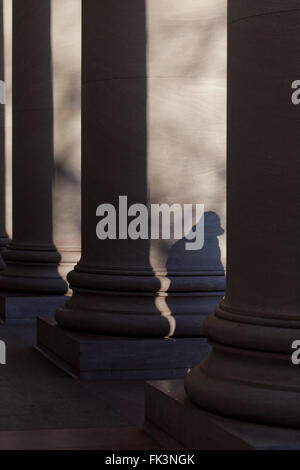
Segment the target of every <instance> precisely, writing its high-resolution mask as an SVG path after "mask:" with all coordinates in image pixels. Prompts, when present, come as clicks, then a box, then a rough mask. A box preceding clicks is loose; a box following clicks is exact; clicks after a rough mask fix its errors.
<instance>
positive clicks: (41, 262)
mask: <svg viewBox="0 0 300 470" xmlns="http://www.w3.org/2000/svg"><path fill="white" fill-rule="evenodd" d="M52 114H53V112H52V83H51V45H50V0H43V1H40V0H28V1H27V2H19V1H18V0H15V1H13V238H12V242H11V243H10V244H9V246H8V249H7V251H5V253H4V259H5V262H6V265H7V267H6V269H5V270H4V271H3V272H2V273H1V276H0V288H1V289H2V290H4V291H11V292H23V293H33V294H63V293H64V292H65V291H66V283H65V282H64V281H63V280H62V279H61V277H60V276H59V274H58V272H57V267H58V263H59V261H60V255H59V253H58V252H57V250H56V248H55V246H54V244H53V240H52V179H53V174H54V167H53V115H52Z"/></svg>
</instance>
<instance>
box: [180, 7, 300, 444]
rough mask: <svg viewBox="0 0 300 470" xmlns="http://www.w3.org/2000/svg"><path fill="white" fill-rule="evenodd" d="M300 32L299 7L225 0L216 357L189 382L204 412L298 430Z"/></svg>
mask: <svg viewBox="0 0 300 470" xmlns="http://www.w3.org/2000/svg"><path fill="white" fill-rule="evenodd" d="M299 33H300V8H299V2H296V1H293V0H286V1H284V2H278V1H275V0H274V1H273V0H268V1H266V0H265V1H263V0H261V1H253V0H248V1H243V2H241V1H240V0H229V35H228V41H229V43H228V57H229V59H228V199H227V202H228V209H227V210H228V252H227V253H228V261H227V269H228V271H227V292H226V297H225V299H224V300H223V301H222V302H221V304H220V305H219V306H218V307H217V308H216V310H215V312H214V313H213V314H212V315H211V316H209V317H208V318H207V320H206V322H205V333H206V335H207V337H208V338H209V342H210V344H211V346H212V348H213V351H212V353H211V355H210V356H209V358H207V359H206V360H204V361H203V362H202V364H201V365H200V366H198V367H196V368H195V369H194V370H193V371H192V372H191V373H190V374H188V376H187V377H186V381H185V388H186V392H187V394H188V396H189V397H190V399H191V400H192V401H193V402H194V403H195V404H197V405H199V407H201V408H203V409H205V410H209V411H212V412H213V413H214V414H219V415H224V416H228V417H230V418H235V419H237V420H243V421H248V422H249V421H251V422H256V423H261V424H268V425H274V426H279V427H280V426H282V427H290V428H299V427H300V408H299V396H300V395H299V394H300V375H299V366H298V367H297V366H295V365H293V363H292V357H291V356H292V353H293V349H292V343H293V342H294V341H295V340H299V339H300V315H299V309H300V296H299V274H300V250H299V232H300V217H299V209H300V189H299V178H300V158H299V150H300V139H299V122H300V106H299V105H298V106H297V105H296V104H293V102H292V99H291V98H292V93H293V92H294V91H295V90H293V89H292V83H293V82H294V81H295V80H299V78H300V77H299V63H300V57H299V44H300V40H299V37H300V35H299ZM259 435H260V436H261V437H264V436H266V435H267V431H266V429H265V430H261V432H260V434H259ZM249 436H250V434H249ZM249 436H248V437H249ZM274 436H275V435H274ZM291 436H292V433H291V432H290V437H291ZM279 437H280V435H279ZM285 438H286V436H285ZM298 442H299V441H298Z"/></svg>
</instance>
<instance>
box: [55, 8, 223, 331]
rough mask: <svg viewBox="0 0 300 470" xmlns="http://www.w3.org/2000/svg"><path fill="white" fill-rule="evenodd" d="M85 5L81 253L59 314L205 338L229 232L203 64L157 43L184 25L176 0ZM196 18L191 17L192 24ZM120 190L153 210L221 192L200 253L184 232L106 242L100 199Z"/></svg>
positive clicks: (111, 200) (115, 200) (95, 325)
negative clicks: (193, 65) (213, 155)
mask: <svg viewBox="0 0 300 470" xmlns="http://www.w3.org/2000/svg"><path fill="white" fill-rule="evenodd" d="M181 3H182V2H177V6H178V8H179V9H183V11H182V12H181V11H180V15H181V14H183V15H184V14H188V15H192V16H193V15H194V14H196V15H198V14H199V12H198V11H197V5H196V3H195V2H194V0H193V1H191V0H189V2H188V5H187V6H183V5H182V4H181ZM191 6H192V9H191ZM82 7H83V65H82V67H83V70H82V73H83V77H82V82H83V83H82V126H83V129H82V258H81V260H80V262H79V264H78V265H77V266H76V268H75V270H74V271H73V272H72V273H71V274H70V275H69V281H70V285H71V288H72V289H73V296H72V299H71V300H70V301H68V302H67V303H66V304H65V305H64V306H63V307H61V308H59V309H58V311H57V312H56V319H57V322H58V323H59V325H61V326H63V327H66V328H69V329H73V330H80V331H85V332H93V333H102V334H107V335H123V336H157V337H165V336H169V335H174V336H199V335H201V334H202V323H203V319H204V318H205V316H206V315H207V314H208V313H209V312H210V311H211V310H212V309H213V308H214V306H215V305H216V303H217V302H218V301H219V300H220V299H221V298H222V296H223V291H224V287H225V279H224V270H223V266H222V263H221V253H220V248H219V243H218V236H219V235H222V234H223V229H222V227H221V222H220V217H219V214H217V213H215V212H214V208H215V207H214V202H215V201H214V200H213V196H211V194H210V193H209V191H210V190H211V186H213V184H214V183H213V182H214V181H215V180H214V179H213V181H210V180H209V178H210V177H211V175H213V176H212V177H213V178H215V177H216V173H217V171H218V170H216V167H215V165H216V163H213V162H212V161H211V160H209V158H208V157H207V154H206V151H205V149H204V148H203V155H202V154H201V151H200V150H199V148H198V144H199V123H200V122H202V121H203V110H202V109H201V112H198V111H197V112H196V114H193V112H194V110H195V106H194V99H195V93H194V92H195V90H196V89H197V87H198V86H199V83H200V80H201V76H200V72H199V70H197V69H195V71H194V72H193V76H192V77H190V76H189V75H188V73H187V68H188V67H187V66H186V65H187V64H184V63H180V64H179V66H178V64H177V65H176V62H174V60H173V59H174V57H173V56H172V58H171V59H170V60H168V61H166V60H165V59H164V57H165V56H164V55H161V54H160V52H161V49H160V48H159V47H158V45H159V42H160V41H162V40H163V37H164V34H165V32H166V31H168V28H169V27H170V25H171V23H172V21H176V22H178V17H177V16H176V14H175V18H174V19H173V18H170V17H169V15H170V9H169V4H168V2H152V3H151V2H147V3H146V2H144V1H140V0H130V1H128V2H123V1H122V0H109V1H108V0H107V1H103V2H99V1H98V0H89V1H88V2H85V1H84V2H83V5H82ZM146 8H147V10H146ZM198 8H199V6H198ZM191 22H192V17H191V18H190V17H189V16H188V19H187V20H185V23H184V27H185V26H187V24H191ZM158 25H159V27H158ZM178 27H182V25H181V23H180V22H178ZM160 28H161V29H160ZM184 31H185V29H184V28H183V34H185V33H184ZM147 35H148V43H147ZM151 38H152V39H151ZM153 38H154V39H153ZM171 38H172V40H174V39H173V34H172V36H171ZM195 40H196V38H195ZM193 41H194V40H193ZM162 45H163V44H162ZM189 59H190V57H189ZM207 81H208V80H207ZM202 83H203V82H202ZM206 91H207V90H206V89H205V88H204V89H203V91H202V93H203V96H204V95H205V92H206ZM197 99H198V100H199V102H200V98H199V96H197ZM172 104H173V108H172ZM166 109H167V110H168V112H167V114H166V115H164V113H165V112H166ZM163 116H165V119H163ZM193 119H194V122H193ZM202 125H203V127H205V126H208V124H207V123H205V124H202ZM205 128H206V127H205ZM199 160H201V162H202V165H199ZM199 167H200V169H199ZM207 174H209V175H210V176H208V177H207ZM205 179H206V184H205ZM208 181H210V183H211V186H210V185H209V183H208ZM201 183H203V184H201ZM214 187H215V186H214ZM204 188H209V189H207V190H206V189H204ZM120 196H127V201H128V206H131V205H132V204H143V205H145V206H147V208H149V209H150V205H151V204H152V203H159V204H162V203H166V204H169V205H172V204H173V203H179V204H180V205H181V206H183V204H184V203H187V204H188V203H194V204H196V203H198V204H202V203H204V204H205V203H206V201H207V200H208V199H209V200H210V201H212V200H213V203H210V204H211V207H209V208H208V209H207V213H206V215H205V246H204V248H203V250H198V251H194V252H193V251H190V252H188V251H186V250H185V242H186V241H187V240H185V239H182V240H179V241H177V242H176V240H175V239H174V236H173V235H172V236H171V238H170V240H162V239H160V240H150V239H146V238H138V239H137V240H133V239H130V238H127V239H125V238H123V237H119V236H117V237H116V239H106V240H99V239H98V238H97V236H96V225H97V223H98V222H99V218H98V217H96V210H97V207H98V206H99V205H100V204H104V203H108V204H111V205H113V206H114V207H115V208H116V209H117V211H118V208H119V197H120ZM117 213H118V212H117ZM131 220H132V217H131V218H130V216H129V217H128V222H130V221H131ZM126 229H127V226H126ZM117 230H118V233H119V225H118V228H117Z"/></svg>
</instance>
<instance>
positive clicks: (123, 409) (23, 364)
mask: <svg viewBox="0 0 300 470" xmlns="http://www.w3.org/2000/svg"><path fill="white" fill-rule="evenodd" d="M0 339H2V340H4V341H5V342H6V346H7V364H6V365H5V366H1V367H0V449H1V450H2V449H8V450H10V449H82V450H86V449H95V450H97V449H105V450H142V449H145V450H148V449H149V450H150V449H159V445H158V444H157V443H155V442H154V441H152V440H151V439H150V438H149V437H148V436H147V435H146V434H145V433H144V432H143V429H142V426H143V399H144V384H143V383H142V382H124V381H123V382H103V381H96V382H88V381H77V380H75V379H73V378H71V377H69V376H67V375H66V374H64V373H63V372H61V371H60V370H59V369H57V368H56V367H55V366H54V365H52V364H50V363H49V362H48V361H47V360H46V359H45V358H44V357H42V356H41V355H40V354H39V353H38V352H37V351H35V350H34V348H33V346H34V344H35V324H34V323H24V324H20V323H18V324H5V325H1V326H0Z"/></svg>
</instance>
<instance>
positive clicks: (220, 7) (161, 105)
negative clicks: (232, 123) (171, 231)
mask: <svg viewBox="0 0 300 470" xmlns="http://www.w3.org/2000/svg"><path fill="white" fill-rule="evenodd" d="M226 5H227V2H226V0H184V1H183V0H147V38H148V45H147V75H148V83H147V109H148V117H147V121H148V181H149V199H150V200H151V202H152V203H154V202H159V201H160V202H162V201H164V202H166V203H169V204H172V203H176V202H184V203H194V204H195V203H198V204H201V203H204V204H205V210H206V211H207V212H210V213H212V212H214V213H215V214H217V216H219V217H220V221H221V225H222V227H223V228H224V229H225V167H226V160H225V159H226V13H227V11H226ZM178 194H185V201H178V200H177V195H178ZM213 217H214V216H213ZM215 220H216V221H217V220H218V219H217V218H215ZM171 243H174V242H171ZM219 243H220V248H221V253H222V262H223V264H224V266H225V235H223V236H219ZM169 245H170V242H169V241H168V240H166V241H165V246H164V247H163V245H162V244H161V243H160V244H159V243H156V242H155V241H152V244H151V264H152V266H153V267H155V266H160V267H163V266H162V265H163V264H164V263H165V264H166V263H167V256H168V252H169V249H170V246H169Z"/></svg>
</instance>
